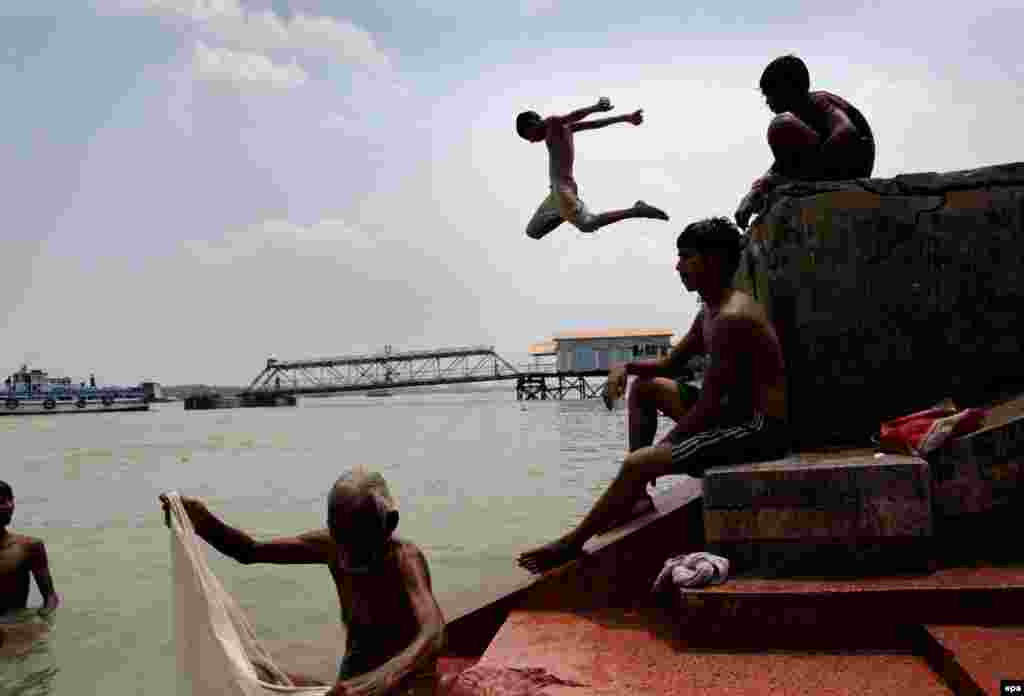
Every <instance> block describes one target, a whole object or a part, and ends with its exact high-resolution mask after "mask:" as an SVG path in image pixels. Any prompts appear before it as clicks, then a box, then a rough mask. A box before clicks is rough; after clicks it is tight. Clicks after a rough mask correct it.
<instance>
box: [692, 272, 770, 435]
mask: <svg viewBox="0 0 1024 696" xmlns="http://www.w3.org/2000/svg"><path fill="white" fill-rule="evenodd" d="M700 321H701V324H700V326H701V331H702V334H703V342H704V346H705V348H706V349H707V352H708V353H709V354H711V355H715V354H716V353H717V352H719V351H728V352H729V353H730V354H731V355H735V356H737V358H738V360H737V363H738V364H737V365H736V366H735V370H736V373H735V381H733V382H732V384H733V385H734V386H733V389H731V390H730V392H729V393H728V394H727V396H728V399H729V404H730V409H729V410H730V411H740V412H747V413H750V412H756V413H763V414H765V415H767V416H771V417H773V418H778V419H780V420H785V419H786V366H785V361H784V360H783V358H782V344H781V343H780V342H779V337H778V334H777V333H776V331H775V327H774V326H772V323H771V321H769V319H768V316H767V313H766V312H765V308H764V305H762V304H760V303H759V302H757V301H756V300H755V299H754V298H753V297H751V296H750V295H748V294H747V293H745V292H742V291H740V290H735V289H730V290H728V292H727V295H726V296H725V297H723V298H722V303H721V304H720V305H718V306H716V307H714V308H711V307H706V308H705V309H704V311H702V312H701V317H700ZM716 336H717V337H718V342H719V343H721V342H722V341H730V342H732V343H733V344H735V345H730V346H722V345H718V346H716ZM716 348H717V349H718V350H717V351H716Z"/></svg>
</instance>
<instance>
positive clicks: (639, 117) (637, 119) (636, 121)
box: [626, 109, 644, 126]
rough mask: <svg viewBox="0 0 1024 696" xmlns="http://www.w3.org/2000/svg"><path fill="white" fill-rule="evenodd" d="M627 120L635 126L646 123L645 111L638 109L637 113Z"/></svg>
mask: <svg viewBox="0 0 1024 696" xmlns="http://www.w3.org/2000/svg"><path fill="white" fill-rule="evenodd" d="M626 120H627V121H629V122H630V123H632V124H633V125H634V126H639V125H640V124H641V123H643V122H644V110H643V109H637V110H636V111H634V112H633V113H631V114H630V115H629V116H627V117H626Z"/></svg>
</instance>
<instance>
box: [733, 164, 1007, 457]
mask: <svg viewBox="0 0 1024 696" xmlns="http://www.w3.org/2000/svg"><path fill="white" fill-rule="evenodd" d="M737 284H738V285H739V286H740V287H745V288H747V289H748V290H751V291H753V292H754V294H755V296H757V298H758V299H759V300H761V301H762V302H764V303H765V304H766V305H767V306H768V310H769V312H770V314H771V316H772V318H773V320H774V321H775V322H776V325H777V327H778V329H779V332H780V334H781V336H782V340H783V345H784V349H785V351H786V359H787V363H788V366H789V372H790V376H791V384H790V398H791V404H790V411H791V418H792V422H793V423H794V425H795V427H796V430H797V438H798V442H799V444H800V445H801V446H811V445H815V444H821V443H823V442H840V441H845V442H854V441H859V442H863V441H864V440H865V438H866V437H868V436H869V435H870V434H871V433H873V432H877V429H878V424H879V422H880V421H882V420H884V419H887V418H890V417H893V416H897V415H901V414H903V413H907V412H909V411H910V410H911V409H915V408H920V407H926V406H929V405H931V404H932V403H934V402H936V401H938V400H939V399H942V398H944V397H946V396H953V397H954V399H955V400H957V403H958V405H967V404H969V403H971V402H977V401H979V400H980V399H983V398H984V397H985V396H987V395H990V394H991V393H992V392H993V391H994V390H998V389H999V388H1000V387H1004V386H1006V385H1007V383H1009V382H1016V383H1022V382H1024V360H1022V359H1021V353H1022V349H1024V312H1022V311H1021V309H1022V308H1024V163H1016V164H1007V165H1001V166H996V167H986V168H983V169H975V170H969V171H962V172H952V173H947V174H934V173H925V174H907V175H902V176H898V177H896V178H894V179H864V180H858V181H853V182H821V183H801V184H794V185H790V186H786V187H782V188H780V189H779V190H778V191H776V192H775V194H774V196H773V200H772V202H771V207H770V209H769V210H768V211H767V212H766V214H765V215H763V216H762V217H761V218H760V219H759V220H758V222H757V224H755V225H754V227H753V228H752V229H751V244H750V245H749V246H748V248H747V250H746V251H745V254H744V259H743V260H742V262H741V264H740V270H739V273H738V277H737Z"/></svg>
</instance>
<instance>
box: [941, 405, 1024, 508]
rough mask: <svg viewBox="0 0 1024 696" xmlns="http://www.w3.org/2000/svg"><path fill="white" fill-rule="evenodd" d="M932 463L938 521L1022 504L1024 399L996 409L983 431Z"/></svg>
mask: <svg viewBox="0 0 1024 696" xmlns="http://www.w3.org/2000/svg"><path fill="white" fill-rule="evenodd" d="M928 460H929V462H930V464H931V474H932V486H933V487H932V494H933V499H934V504H935V513H936V515H937V516H938V517H941V518H963V517H964V516H966V515H973V514H977V513H984V512H989V511H991V510H993V509H994V508H996V507H997V506H999V505H1005V504H1012V503H1014V502H1017V501H1018V500H1019V498H1020V489H1021V488H1022V483H1024V397H1018V398H1016V399H1011V400H1009V401H1004V402H1002V403H999V404H997V405H995V406H993V407H992V408H991V409H990V411H989V413H988V415H987V417H986V419H985V423H984V427H983V428H981V429H980V430H978V431H976V432H973V433H971V434H969V435H965V436H963V437H959V438H957V439H956V440H953V441H952V442H950V443H948V444H947V445H946V446H944V447H942V448H941V449H939V450H938V451H937V452H935V453H933V454H932V455H930V456H929V458H928Z"/></svg>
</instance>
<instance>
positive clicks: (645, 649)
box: [480, 608, 950, 696]
mask: <svg viewBox="0 0 1024 696" xmlns="http://www.w3.org/2000/svg"><path fill="white" fill-rule="evenodd" d="M700 630H701V627H700V626H689V627H686V626H680V625H678V624H676V623H674V622H673V621H671V620H670V619H668V617H667V614H666V613H665V612H663V611H659V610H657V609H654V608H647V609H599V610H595V611H589V612H560V611H539V612H537V611H526V610H523V611H514V612H512V613H511V614H510V615H509V618H508V620H507V621H506V622H505V625H504V626H503V627H502V628H501V630H500V631H499V632H498V634H497V636H495V638H494V640H493V641H492V642H491V645H490V646H489V647H488V649H487V652H486V653H485V654H484V656H483V659H482V660H481V662H480V664H481V665H482V666H493V667H504V668H509V667H513V668H542V669H544V670H546V671H547V672H548V673H550V674H552V675H554V676H555V677H558V678H559V679H562V680H565V681H574V682H579V683H581V684H584V685H585V686H579V687H568V686H549V687H547V688H545V689H544V690H543V691H542V692H540V693H543V694H545V695H547V696H590V695H598V694H599V695H601V696H611V695H612V694H619V695H621V694H673V695H678V696H688V695H690V694H694V695H695V694H708V695H711V696H715V695H717V694H820V695H823V696H832V695H835V696H838V695H840V694H843V695H846V694H850V695H853V694H857V695H858V696H859V695H870V694H897V693H905V692H906V689H907V687H908V685H911V684H913V685H914V693H916V694H949V693H950V691H949V689H948V688H946V686H945V685H944V684H943V683H942V681H941V680H940V678H939V677H938V676H937V675H936V674H935V673H934V672H933V671H932V670H931V669H930V668H929V667H928V665H927V663H926V662H925V661H924V659H923V658H920V657H917V656H915V655H913V654H910V653H909V651H908V650H907V651H904V650H896V649H890V650H884V651H879V650H866V651H857V652H851V651H814V650H800V651H789V650H786V651H781V650H780V651H762V652H742V651H734V650H730V651H725V650H721V651H714V650H705V649H699V648H694V647H693V646H692V645H691V644H690V640H689V638H688V636H687V633H688V632H689V633H696V632H699V631H700Z"/></svg>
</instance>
